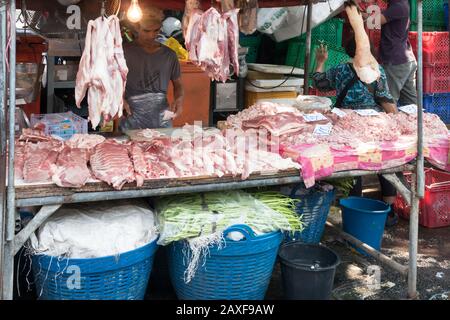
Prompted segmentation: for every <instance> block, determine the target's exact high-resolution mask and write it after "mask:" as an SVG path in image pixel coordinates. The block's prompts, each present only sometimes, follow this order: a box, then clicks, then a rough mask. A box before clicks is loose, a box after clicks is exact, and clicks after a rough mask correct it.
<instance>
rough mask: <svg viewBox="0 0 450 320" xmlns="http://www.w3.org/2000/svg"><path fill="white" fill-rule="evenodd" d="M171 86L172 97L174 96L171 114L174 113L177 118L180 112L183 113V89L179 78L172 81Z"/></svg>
mask: <svg viewBox="0 0 450 320" xmlns="http://www.w3.org/2000/svg"><path fill="white" fill-rule="evenodd" d="M172 84H173V95H174V98H175V100H174V102H173V104H172V108H171V109H172V110H171V111H172V112H175V117H179V116H180V115H181V112H183V99H184V88H183V82H182V81H181V77H180V78H178V79H176V80H172Z"/></svg>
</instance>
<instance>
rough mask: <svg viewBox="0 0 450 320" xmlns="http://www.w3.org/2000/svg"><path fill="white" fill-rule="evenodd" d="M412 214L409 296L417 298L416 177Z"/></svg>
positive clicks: (412, 186)
mask: <svg viewBox="0 0 450 320" xmlns="http://www.w3.org/2000/svg"><path fill="white" fill-rule="evenodd" d="M411 178H412V180H411V214H410V217H409V266H408V267H409V270H408V298H410V299H416V298H417V238H418V229H419V201H420V200H419V197H418V196H417V194H416V180H415V179H416V177H415V174H414V173H413V176H412V177H411Z"/></svg>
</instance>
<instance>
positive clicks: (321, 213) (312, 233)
mask: <svg viewBox="0 0 450 320" xmlns="http://www.w3.org/2000/svg"><path fill="white" fill-rule="evenodd" d="M300 188H304V185H303V184H298V185H296V186H295V187H294V188H293V189H292V192H291V198H294V199H300V200H301V202H300V203H299V204H297V208H296V210H295V211H296V213H297V214H298V215H299V216H300V215H301V216H302V221H303V223H304V224H305V228H304V229H303V231H302V232H296V233H294V235H290V234H287V235H286V240H287V241H294V240H300V241H302V242H304V243H319V241H320V239H321V238H322V235H323V231H324V229H325V222H326V221H327V217H328V213H329V212H330V207H331V204H332V202H333V200H334V196H335V193H336V191H335V190H331V191H328V192H325V191H320V190H316V189H314V188H311V189H308V190H305V192H306V194H304V195H301V196H299V195H297V191H299V189H300Z"/></svg>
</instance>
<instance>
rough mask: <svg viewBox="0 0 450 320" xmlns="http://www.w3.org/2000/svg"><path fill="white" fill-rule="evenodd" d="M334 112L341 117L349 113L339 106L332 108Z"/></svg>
mask: <svg viewBox="0 0 450 320" xmlns="http://www.w3.org/2000/svg"><path fill="white" fill-rule="evenodd" d="M331 112H332V113H334V114H336V115H337V116H338V117H339V118H343V117H345V116H346V115H347V114H346V113H345V112H344V111H342V110H341V109H339V108H333V109H332V110H331Z"/></svg>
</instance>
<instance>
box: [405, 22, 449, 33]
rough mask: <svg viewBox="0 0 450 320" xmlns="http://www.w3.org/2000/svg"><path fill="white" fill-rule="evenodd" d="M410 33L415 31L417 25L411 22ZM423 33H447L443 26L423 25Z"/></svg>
mask: <svg viewBox="0 0 450 320" xmlns="http://www.w3.org/2000/svg"><path fill="white" fill-rule="evenodd" d="M409 30H410V31H417V23H416V22H411V26H410V28H409ZM423 31H447V28H446V26H445V25H434V24H423Z"/></svg>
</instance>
